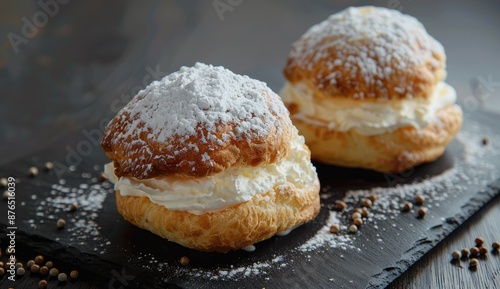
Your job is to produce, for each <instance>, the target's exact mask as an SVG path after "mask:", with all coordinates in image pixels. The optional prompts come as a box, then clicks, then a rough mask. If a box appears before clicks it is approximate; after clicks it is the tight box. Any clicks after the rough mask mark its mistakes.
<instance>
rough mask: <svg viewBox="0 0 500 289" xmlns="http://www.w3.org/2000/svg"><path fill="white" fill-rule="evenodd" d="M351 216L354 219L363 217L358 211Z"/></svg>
mask: <svg viewBox="0 0 500 289" xmlns="http://www.w3.org/2000/svg"><path fill="white" fill-rule="evenodd" d="M351 217H352V219H353V220H355V219H361V214H360V213H358V212H355V213H353V214H352V216H351Z"/></svg>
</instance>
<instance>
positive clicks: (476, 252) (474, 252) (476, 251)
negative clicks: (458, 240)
mask: <svg viewBox="0 0 500 289" xmlns="http://www.w3.org/2000/svg"><path fill="white" fill-rule="evenodd" d="M470 255H471V256H472V257H476V256H477V255H479V248H478V247H472V248H470Z"/></svg>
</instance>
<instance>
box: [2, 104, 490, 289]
mask: <svg viewBox="0 0 500 289" xmlns="http://www.w3.org/2000/svg"><path fill="white" fill-rule="evenodd" d="M499 121H500V116H499V115H494V114H489V113H481V114H479V113H478V114H475V115H472V116H471V117H470V118H469V119H468V120H467V121H466V122H465V125H464V128H463V129H462V133H461V135H460V137H459V139H458V140H454V141H453V142H452V143H451V144H450V146H449V148H448V149H447V151H446V153H445V154H444V155H443V156H442V157H441V158H440V159H438V160H437V161H436V162H434V163H431V164H426V165H422V166H419V167H417V168H415V169H413V170H411V171H409V172H406V173H403V174H400V175H383V174H378V173H374V172H370V171H365V170H355V169H344V168H338V167H333V166H325V165H321V164H316V166H317V170H318V173H319V176H320V180H321V183H322V192H321V193H322V202H323V207H322V210H321V212H320V214H319V216H318V217H317V218H316V220H315V221H313V222H311V223H309V224H306V225H303V226H301V227H299V228H297V229H295V230H294V231H292V232H291V233H290V234H289V235H288V236H285V237H274V238H272V239H270V240H267V241H264V242H261V243H258V244H256V247H257V250H256V251H255V252H245V251H237V252H230V253H228V254H216V253H199V252H195V251H193V250H190V249H186V248H183V247H181V246H179V245H176V244H173V243H170V242H167V241H165V240H163V239H161V238H160V237H157V236H155V235H153V234H151V233H149V232H147V231H144V230H141V229H138V228H136V227H134V226H132V225H130V224H129V223H127V222H125V221H124V220H123V219H122V218H121V217H120V216H119V215H118V214H117V212H116V209H115V206H114V195H113V190H112V187H111V185H110V184H109V183H108V182H104V183H102V184H100V182H99V181H98V180H97V179H98V177H99V175H100V170H101V169H102V165H103V164H104V163H105V162H107V160H106V158H105V157H104V155H103V154H102V152H101V151H100V150H99V149H98V148H97V149H93V150H91V151H92V153H91V154H90V155H89V156H86V157H85V158H82V159H81V161H78V164H77V165H76V167H74V168H72V169H73V170H72V171H66V172H65V173H64V174H63V175H62V178H63V179H64V181H65V184H64V185H62V186H63V187H65V188H69V192H67V193H63V192H62V191H61V187H58V186H54V184H58V183H59V182H60V179H59V177H61V176H58V174H59V173H60V170H57V171H50V172H41V173H40V175H39V176H38V177H36V178H28V177H27V175H26V172H27V170H28V168H29V167H30V166H33V165H36V166H38V167H42V165H43V163H44V162H45V161H49V160H57V159H60V160H61V163H63V161H62V160H63V158H60V155H61V149H60V145H59V144H55V145H54V146H53V147H51V148H49V149H47V150H45V151H43V152H39V153H37V154H35V155H34V156H30V157H28V158H25V159H21V160H18V161H16V162H13V163H11V164H8V165H6V166H4V167H3V168H1V170H0V176H13V177H16V180H17V186H16V188H17V199H16V201H17V204H18V206H17V209H16V221H17V227H18V230H17V244H18V248H20V249H21V250H25V251H30V252H31V251H32V252H35V253H42V254H45V255H47V256H51V257H52V258H54V259H57V260H62V261H61V262H65V263H66V264H69V265H70V266H73V267H77V268H81V269H80V270H81V271H82V273H81V275H82V278H89V279H93V280H98V282H99V283H100V284H101V283H102V287H103V288H104V287H106V288H107V286H109V284H114V283H113V282H118V283H116V286H119V285H122V284H126V285H127V286H128V287H129V288H179V287H181V288H263V287H265V288H365V287H369V288H383V287H385V286H386V285H387V284H389V283H390V282H391V281H392V280H393V279H394V278H396V277H397V276H398V275H399V274H400V273H402V272H403V271H404V270H405V269H407V268H408V267H409V266H410V265H411V264H413V263H414V262H415V261H417V260H418V258H419V257H421V256H422V255H423V254H424V253H425V252H427V251H428V250H429V249H431V248H432V247H433V246H434V245H435V244H437V243H438V242H439V241H440V240H442V239H443V238H445V237H446V235H447V234H449V233H450V232H451V231H452V230H453V229H455V228H457V227H458V226H459V225H460V224H461V223H463V222H464V221H465V220H466V219H467V218H468V217H469V216H471V215H472V214H473V213H474V212H476V211H478V210H479V209H480V208H481V207H482V206H483V205H484V204H485V203H487V202H488V201H489V200H491V199H492V198H494V197H495V196H497V195H498V193H499V191H500V182H499V181H498V180H497V178H498V172H499V167H500V155H499V151H500V150H499V147H500V138H499V137H498V135H500V134H499V132H500V131H499V129H498V127H497V126H496V124H497V123H499ZM483 135H488V136H489V139H490V143H489V144H488V145H486V146H483V145H482V143H481V142H482V136H483ZM73 139H75V137H74V136H73ZM62 146H64V145H62ZM57 157H59V158H57ZM96 164H98V165H99V166H98V167H95V165H96ZM415 183H416V184H417V185H415ZM419 183H423V184H425V183H427V187H426V188H425V189H423V190H422V189H417V191H418V192H420V193H424V194H425V195H426V196H427V197H428V199H427V201H426V205H427V206H429V207H431V208H430V211H429V213H428V215H427V216H426V218H424V219H419V218H417V217H416V215H417V214H416V212H415V211H414V212H410V213H400V212H399V209H398V208H396V207H394V205H395V204H396V205H399V204H401V203H402V202H403V200H408V201H412V200H414V195H415V190H414V189H412V188H419V187H420V185H418V184H419ZM81 184H87V185H88V187H87V185H83V186H81ZM96 184H97V185H96ZM411 184H414V185H411ZM92 185H94V186H95V188H96V192H97V193H96V194H97V195H98V196H100V197H103V196H105V197H106V198H105V200H104V201H103V202H102V208H92V204H87V205H86V206H82V208H80V209H79V210H77V211H76V212H72V213H71V212H67V211H65V209H63V210H60V211H57V209H56V208H55V207H54V206H52V205H51V202H50V201H49V202H48V201H47V198H49V197H52V198H55V197H57V196H60V197H61V198H62V199H64V200H66V199H67V198H68V194H71V192H72V191H71V189H72V188H74V189H73V193H74V194H75V196H80V197H81V196H84V195H88V194H89V192H90V191H91V190H92ZM375 187H381V188H382V189H380V192H378V193H377V194H378V195H379V197H380V199H381V200H379V201H377V202H376V203H375V206H374V208H373V210H372V211H373V213H374V214H373V216H372V218H371V219H368V220H365V221H366V224H365V225H364V226H362V227H361V230H360V231H359V232H358V233H356V234H348V233H344V232H343V233H341V234H340V235H339V236H335V235H328V236H327V235H326V234H323V235H320V236H322V237H323V239H324V238H325V236H327V237H326V238H329V239H328V240H326V241H324V240H323V241H324V242H323V244H322V245H320V246H319V247H318V248H316V249H315V250H310V251H307V250H306V251H304V250H301V249H298V248H299V247H301V246H302V245H304V244H305V243H306V242H307V241H308V240H310V239H311V238H314V236H315V235H316V234H317V232H318V231H319V230H321V229H322V228H323V230H324V229H325V226H328V225H329V224H328V222H327V219H328V217H329V215H330V214H331V212H334V211H333V209H332V208H333V204H334V203H335V201H336V200H339V199H344V200H345V201H346V202H347V203H348V205H352V206H354V205H356V204H357V203H359V202H360V199H361V198H362V197H363V196H366V194H365V193H363V192H359V191H358V193H352V192H351V193H350V194H348V195H346V191H353V190H360V189H372V188H375ZM78 188H80V191H79V190H78ZM384 188H385V189H384ZM62 190H64V189H62ZM51 191H52V192H51ZM385 191H387V195H385V196H384V194H385ZM387 196H389V197H390V198H392V199H393V204H392V207H391V202H390V200H384V198H386V199H387ZM44 201H45V203H43V202H44ZM96 203H100V202H96ZM384 204H385V205H388V207H384ZM438 205H439V206H438ZM352 206H350V209H349V210H347V211H345V212H342V213H340V212H336V213H334V214H337V215H338V216H337V219H338V220H339V221H340V222H341V223H342V224H344V225H348V224H349V222H350V221H349V218H350V217H349V216H350V214H351V212H352V208H353V207H352ZM84 208H88V211H87V212H85V213H86V215H84V214H85V213H84V211H85V210H84ZM6 210H7V208H6V202H1V203H0V211H1V212H6ZM93 212H96V214H94V215H93V214H92V213H93ZM37 214H38V215H37ZM2 215H4V213H2ZM330 216H331V215H330ZM59 217H63V218H65V219H66V220H68V225H67V227H66V228H65V229H64V230H57V229H56V226H55V219H56V218H59ZM54 218H55V219H54ZM6 221H7V219H6V218H5V217H2V218H0V223H1V224H2V228H1V231H0V242H1V243H0V246H2V247H5V244H6V241H7V240H6V234H5V230H6V229H5V228H6V225H7V224H6ZM82 221H84V222H86V224H90V226H91V227H92V226H95V227H94V229H93V230H86V228H85V226H82V227H78V226H77V222H82ZM96 232H97V233H98V234H97V235H95V236H93V234H94V233H96ZM320 239H321V238H320ZM332 240H333V241H338V242H339V243H342V246H340V247H332V246H331V242H332ZM107 242H109V243H107ZM314 244H318V243H314ZM342 247H343V248H342ZM181 256H188V257H189V258H190V264H189V266H186V267H183V266H181V265H179V262H178V260H179V258H180V257H181ZM224 271H225V272H227V274H224ZM121 275H126V276H127V278H126V279H119V277H117V276H121ZM120 280H121V283H120ZM9 286H10V281H8V280H6V278H3V279H2V280H0V287H1V288H8V287H9Z"/></svg>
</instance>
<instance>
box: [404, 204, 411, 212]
mask: <svg viewBox="0 0 500 289" xmlns="http://www.w3.org/2000/svg"><path fill="white" fill-rule="evenodd" d="M412 208H413V204H412V203H410V202H406V203H405V204H404V205H403V212H409V211H410V210H411V209H412Z"/></svg>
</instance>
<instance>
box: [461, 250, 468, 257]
mask: <svg viewBox="0 0 500 289" xmlns="http://www.w3.org/2000/svg"><path fill="white" fill-rule="evenodd" d="M461 253H462V257H464V258H467V257H469V254H470V251H469V249H467V248H463V249H462V252H461Z"/></svg>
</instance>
